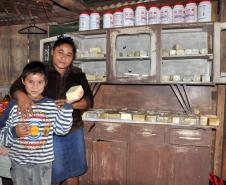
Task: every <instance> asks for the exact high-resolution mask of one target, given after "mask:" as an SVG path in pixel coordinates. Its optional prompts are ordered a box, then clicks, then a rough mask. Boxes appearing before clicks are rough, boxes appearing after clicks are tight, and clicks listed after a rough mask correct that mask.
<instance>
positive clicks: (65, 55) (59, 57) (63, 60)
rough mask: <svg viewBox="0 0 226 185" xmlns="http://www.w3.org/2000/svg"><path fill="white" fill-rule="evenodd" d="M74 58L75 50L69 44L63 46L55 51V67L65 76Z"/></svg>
mask: <svg viewBox="0 0 226 185" xmlns="http://www.w3.org/2000/svg"><path fill="white" fill-rule="evenodd" d="M73 57H74V53H73V49H72V47H71V46H70V45H69V44H61V45H60V46H58V47H56V48H55V49H54V50H53V66H54V67H55V69H56V70H57V71H58V72H59V73H60V74H63V73H64V72H65V70H66V69H67V67H69V66H70V65H71V63H72V60H73Z"/></svg>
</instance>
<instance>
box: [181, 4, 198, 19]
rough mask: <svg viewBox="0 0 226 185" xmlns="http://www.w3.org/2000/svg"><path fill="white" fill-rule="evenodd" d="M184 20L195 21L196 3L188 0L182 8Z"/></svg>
mask: <svg viewBox="0 0 226 185" xmlns="http://www.w3.org/2000/svg"><path fill="white" fill-rule="evenodd" d="M184 22H197V4H196V3H195V1H188V2H187V3H186V6H185V9H184Z"/></svg>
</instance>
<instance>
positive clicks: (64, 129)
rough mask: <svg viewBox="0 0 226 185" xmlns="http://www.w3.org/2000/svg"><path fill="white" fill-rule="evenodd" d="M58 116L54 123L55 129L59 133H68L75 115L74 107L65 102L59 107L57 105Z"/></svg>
mask: <svg viewBox="0 0 226 185" xmlns="http://www.w3.org/2000/svg"><path fill="white" fill-rule="evenodd" d="M56 111H57V112H56V116H55V123H54V124H53V125H54V126H53V131H54V133H55V134H57V135H65V134H67V133H68V132H69V131H70V129H71V126H72V122H73V117H72V112H73V108H72V106H71V105H70V104H68V103H65V104H64V106H63V107H61V108H60V109H57V107H56Z"/></svg>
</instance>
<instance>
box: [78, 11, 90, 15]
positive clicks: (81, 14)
mask: <svg viewBox="0 0 226 185" xmlns="http://www.w3.org/2000/svg"><path fill="white" fill-rule="evenodd" d="M82 14H88V15H89V12H82V13H80V15H82Z"/></svg>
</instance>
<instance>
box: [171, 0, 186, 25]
mask: <svg viewBox="0 0 226 185" xmlns="http://www.w3.org/2000/svg"><path fill="white" fill-rule="evenodd" d="M183 22H184V6H183V4H182V3H177V4H175V5H174V7H173V23H183Z"/></svg>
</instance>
